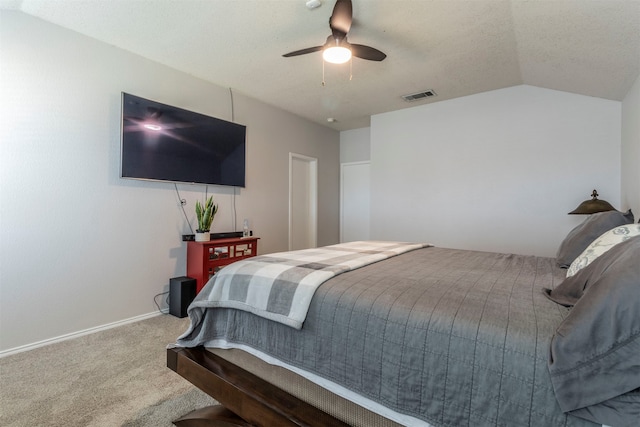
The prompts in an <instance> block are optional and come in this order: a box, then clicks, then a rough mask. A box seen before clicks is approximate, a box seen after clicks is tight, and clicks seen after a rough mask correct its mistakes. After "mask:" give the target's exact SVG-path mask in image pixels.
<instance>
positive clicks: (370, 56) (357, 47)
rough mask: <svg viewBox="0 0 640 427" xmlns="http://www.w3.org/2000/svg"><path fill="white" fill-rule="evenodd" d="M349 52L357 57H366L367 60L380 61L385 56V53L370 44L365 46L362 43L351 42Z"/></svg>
mask: <svg viewBox="0 0 640 427" xmlns="http://www.w3.org/2000/svg"><path fill="white" fill-rule="evenodd" d="M351 53H352V54H353V56H356V57H358V58H362V59H367V60H369V61H382V60H383V59H384V58H386V57H387V55H386V54H384V53H383V52H380V51H379V50H378V49H375V48H373V47H371V46H365V45H363V44H355V43H351Z"/></svg>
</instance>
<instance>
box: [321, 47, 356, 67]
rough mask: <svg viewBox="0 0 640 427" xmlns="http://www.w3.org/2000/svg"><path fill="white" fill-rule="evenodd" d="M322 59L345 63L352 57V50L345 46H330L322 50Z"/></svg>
mask: <svg viewBox="0 0 640 427" xmlns="http://www.w3.org/2000/svg"><path fill="white" fill-rule="evenodd" d="M322 59H324V60H325V61H327V62H330V63H332V64H344V63H345V62H347V61H348V60H350V59H351V50H350V49H348V48H346V47H344V46H330V47H327V48H325V49H324V51H323V52H322Z"/></svg>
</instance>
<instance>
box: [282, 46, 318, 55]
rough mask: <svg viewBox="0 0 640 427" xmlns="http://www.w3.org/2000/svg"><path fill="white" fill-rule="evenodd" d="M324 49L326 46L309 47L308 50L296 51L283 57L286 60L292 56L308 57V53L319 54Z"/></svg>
mask: <svg viewBox="0 0 640 427" xmlns="http://www.w3.org/2000/svg"><path fill="white" fill-rule="evenodd" d="M323 47H324V46H314V47H308V48H306V49H300V50H294V51H293V52H289V53H285V54H284V55H282V56H284V57H285V58H289V57H290V56H298V55H306V54H307V53H313V52H318V51H320V50H322V48H323Z"/></svg>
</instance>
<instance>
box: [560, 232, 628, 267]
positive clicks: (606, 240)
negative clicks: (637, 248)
mask: <svg viewBox="0 0 640 427" xmlns="http://www.w3.org/2000/svg"><path fill="white" fill-rule="evenodd" d="M638 235H640V224H627V225H621V226H619V227H616V228H612V229H611V230H609V231H607V232H605V233H604V234H602V235H601V236H600V237H598V238H597V239H596V240H594V241H593V242H592V243H591V244H590V245H589V246H587V249H585V250H584V251H583V252H582V253H581V254H580V256H578V258H576V259H575V260H574V261H573V262H572V263H571V266H570V267H569V270H567V277H571V276H573V275H574V274H576V273H577V272H578V271H580V270H581V269H583V268H585V267H586V266H587V265H589V264H591V263H592V262H593V260H594V259H596V258H598V257H599V256H600V255H602V254H603V253H605V252H607V251H608V250H609V249H611V248H612V247H614V246H615V245H617V244H618V243H620V242H624V241H625V240H627V239H630V238H632V237H633V236H638Z"/></svg>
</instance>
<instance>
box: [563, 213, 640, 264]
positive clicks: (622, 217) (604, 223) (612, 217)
mask: <svg viewBox="0 0 640 427" xmlns="http://www.w3.org/2000/svg"><path fill="white" fill-rule="evenodd" d="M632 223H633V214H632V213H631V209H629V210H628V211H627V213H624V214H623V213H622V212H618V211H607V212H598V213H595V214H593V215H590V216H589V218H587V219H586V220H585V221H584V222H583V223H582V224H580V225H578V226H577V227H575V228H574V229H573V230H571V231H570V232H569V234H567V237H565V238H564V240H563V241H562V243H561V244H560V247H559V248H558V253H557V254H556V263H557V264H558V267H561V268H569V266H570V265H571V263H572V262H573V261H574V260H575V259H576V258H578V256H579V255H580V254H581V253H582V251H584V250H585V249H587V246H589V245H590V244H591V242H593V241H594V240H596V239H597V238H598V237H600V236H601V235H602V233H604V232H606V231H609V230H611V229H612V228H614V227H618V226H620V225H625V224H632Z"/></svg>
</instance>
